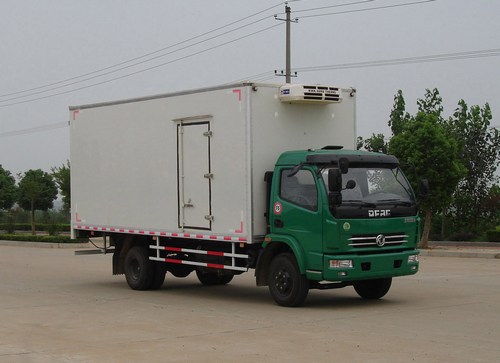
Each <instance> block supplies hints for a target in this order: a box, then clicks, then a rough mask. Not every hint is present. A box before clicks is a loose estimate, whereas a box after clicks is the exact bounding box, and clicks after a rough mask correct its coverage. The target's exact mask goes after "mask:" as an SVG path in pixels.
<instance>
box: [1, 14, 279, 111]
mask: <svg viewBox="0 0 500 363" xmlns="http://www.w3.org/2000/svg"><path fill="white" fill-rule="evenodd" d="M280 25H281V23H278V24H274V25H271V26H269V27H267V28H264V29H261V30H257V31H255V32H253V33H250V34H247V35H244V36H241V37H239V38H236V39H233V40H229V41H227V42H224V43H221V44H219V45H215V46H212V47H210V48H207V49H203V50H200V51H198V52H195V53H191V54H188V55H185V56H183V57H179V58H176V59H173V60H171V61H168V62H164V63H161V64H157V65H155V66H151V67H148V68H144V69H141V70H138V71H135V72H131V73H128V74H125V75H122V76H119V77H115V78H111V79H108V80H105V81H101V82H96V83H92V84H90V85H87V86H83V87H78V88H74V89H70V90H66V91H63V92H58V93H53V94H50V95H46V96H41V97H36V98H31V99H28V100H24V101H17V102H12V103H7V104H4V105H0V108H4V107H8V106H14V105H20V104H24V103H28V102H34V101H39V100H43V99H47V98H51V97H55V96H60V95H64V94H68V93H72V92H76V91H81V90H83V89H87V88H91V87H95V86H98V85H102V84H106V83H110V82H114V81H116V80H119V79H123V78H127V77H130V76H133V75H136V74H140V73H144V72H147V71H150V70H153V69H156V68H160V67H164V66H166V65H169V64H172V63H175V62H178V61H181V60H184V59H188V58H191V57H194V56H196V55H199V54H202V53H206V52H208V51H211V50H214V49H217V48H221V47H223V46H225V45H228V44H231V43H234V42H237V41H239V40H242V39H245V38H248V37H251V36H253V35H255V34H259V33H262V32H265V31H267V30H270V29H272V28H276V27H278V26H280Z"/></svg>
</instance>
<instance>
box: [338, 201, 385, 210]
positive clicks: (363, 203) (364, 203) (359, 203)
mask: <svg viewBox="0 0 500 363" xmlns="http://www.w3.org/2000/svg"><path fill="white" fill-rule="evenodd" d="M342 205H359V206H360V207H370V208H377V205H376V204H375V203H369V202H364V201H362V200H343V201H342Z"/></svg>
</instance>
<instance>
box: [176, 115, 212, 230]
mask: <svg viewBox="0 0 500 363" xmlns="http://www.w3.org/2000/svg"><path fill="white" fill-rule="evenodd" d="M210 139H211V132H210V122H208V121H201V122H190V123H179V124H178V125H177V155H178V158H177V162H178V167H177V180H178V186H179V188H178V201H179V204H178V211H179V228H193V229H207V230H210V229H211V226H212V212H211V193H210V188H211V182H212V173H211V166H210Z"/></svg>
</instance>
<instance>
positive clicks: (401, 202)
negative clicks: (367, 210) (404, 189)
mask: <svg viewBox="0 0 500 363" xmlns="http://www.w3.org/2000/svg"><path fill="white" fill-rule="evenodd" d="M378 202H380V203H381V204H385V203H389V204H394V205H395V206H402V207H411V206H413V205H415V202H411V201H408V200H401V199H382V200H379V201H378Z"/></svg>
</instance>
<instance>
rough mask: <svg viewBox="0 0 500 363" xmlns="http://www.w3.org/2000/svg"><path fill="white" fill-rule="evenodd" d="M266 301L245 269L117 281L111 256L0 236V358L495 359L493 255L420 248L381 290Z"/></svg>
mask: <svg viewBox="0 0 500 363" xmlns="http://www.w3.org/2000/svg"><path fill="white" fill-rule="evenodd" d="M306 304H307V305H306V306H305V307H303V308H295V309H290V308H282V307H278V306H276V305H274V304H273V302H272V299H271V297H270V296H269V294H268V291H267V289H266V288H258V287H255V286H254V280H253V275H252V273H251V272H250V273H247V274H243V275H241V276H237V277H236V278H235V279H234V280H233V282H232V283H231V284H230V285H228V286H224V287H204V286H201V285H200V284H199V283H198V282H197V280H196V277H194V276H193V277H191V276H190V277H188V278H185V279H176V278H174V277H172V276H170V275H167V280H166V283H165V285H164V286H163V288H162V289H161V290H159V291H147V292H137V291H132V290H130V289H128V287H127V286H126V283H125V280H124V277H123V276H112V275H111V256H110V255H106V256H104V255H92V256H74V255H73V250H71V249H41V248H30V247H15V246H0V362H16V363H17V362H35V363H45V362H51V363H52V362H141V361H146V360H147V361H151V362H194V361H198V362H215V361H223V362H226V361H227V362H232V361H236V360H237V361H238V362H239V363H243V362H270V361H272V362H305V361H309V362H332V361H337V362H338V361H346V362H347V361H348V362H368V361H369V362H438V361H439V362H497V361H498V359H499V357H500V344H499V341H500V260H498V259H481V258H452V257H451V258H450V257H448V258H441V257H432V256H424V257H422V263H421V271H420V272H419V274H417V275H415V276H411V277H403V278H398V279H396V280H395V281H394V283H393V287H392V289H391V291H390V292H389V293H388V295H387V296H386V297H385V298H384V299H382V300H380V301H374V302H373V301H364V300H361V299H359V298H358V297H357V295H356V294H355V292H354V290H353V289H352V288H345V289H341V290H330V291H311V293H310V295H309V298H308V300H307V302H306Z"/></svg>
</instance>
